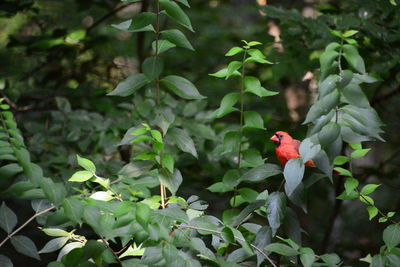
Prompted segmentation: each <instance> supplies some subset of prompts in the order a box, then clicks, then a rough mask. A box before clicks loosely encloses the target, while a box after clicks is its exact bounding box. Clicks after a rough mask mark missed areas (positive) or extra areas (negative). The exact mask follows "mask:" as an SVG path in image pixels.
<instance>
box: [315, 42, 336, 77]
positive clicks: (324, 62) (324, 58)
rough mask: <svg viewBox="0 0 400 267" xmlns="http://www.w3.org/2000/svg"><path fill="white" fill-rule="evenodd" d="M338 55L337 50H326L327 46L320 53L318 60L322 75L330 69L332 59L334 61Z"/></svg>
mask: <svg viewBox="0 0 400 267" xmlns="http://www.w3.org/2000/svg"><path fill="white" fill-rule="evenodd" d="M338 56H339V53H338V52H336V51H335V50H333V49H329V50H328V48H327V49H326V50H325V52H324V53H322V54H321V56H320V58H319V61H320V65H321V74H322V77H325V76H326V75H327V74H329V73H328V71H329V70H330V69H331V66H332V63H333V61H335V60H336V58H337V57H338Z"/></svg>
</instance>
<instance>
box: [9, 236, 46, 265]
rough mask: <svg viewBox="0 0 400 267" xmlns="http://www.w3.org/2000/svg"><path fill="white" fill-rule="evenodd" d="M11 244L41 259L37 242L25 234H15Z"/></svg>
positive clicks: (17, 249) (28, 254)
mask: <svg viewBox="0 0 400 267" xmlns="http://www.w3.org/2000/svg"><path fill="white" fill-rule="evenodd" d="M10 241H11V244H12V245H13V247H14V248H15V250H16V251H18V252H19V253H21V254H23V255H25V256H28V257H31V258H34V259H37V260H40V256H39V254H38V252H37V248H36V245H35V243H33V241H32V240H31V239H29V238H28V237H26V236H23V235H15V236H13V237H11V239H10Z"/></svg>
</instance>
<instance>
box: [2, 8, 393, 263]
mask: <svg viewBox="0 0 400 267" xmlns="http://www.w3.org/2000/svg"><path fill="white" fill-rule="evenodd" d="M398 2H399V1H397V4H398V5H394V4H396V1H395V0H393V1H389V0H343V1H340V0H337V1H328V0H305V1H299V0H297V1H289V0H287V1H283V0H279V1H267V0H257V1H256V0H231V1H228V0H192V1H190V5H191V8H190V9H188V10H187V13H188V15H189V17H190V19H191V21H192V25H193V28H194V30H195V32H194V33H187V32H185V34H187V36H188V38H189V39H190V41H191V43H192V44H193V46H194V48H195V49H196V51H195V52H191V51H188V50H184V49H178V50H170V51H168V52H166V53H165V55H164V58H165V63H166V67H165V69H166V73H165V74H179V75H182V76H183V77H186V78H188V79H189V80H190V81H192V82H193V83H194V84H195V85H196V86H197V88H198V89H199V91H200V93H201V94H203V95H205V96H207V97H208V99H207V100H205V101H198V102H199V105H200V106H202V107H203V109H205V110H209V111H211V110H213V109H216V108H217V107H218V106H219V103H220V100H221V98H222V97H223V96H224V95H225V94H226V93H228V92H232V91H235V90H238V84H237V80H235V79H230V80H228V81H225V80H223V79H217V78H214V77H211V76H209V75H208V74H210V73H214V72H216V71H218V70H219V69H221V68H222V67H225V66H226V64H227V62H228V59H227V58H226V57H225V56H224V54H225V53H226V52H227V51H228V50H229V49H230V48H231V47H232V46H236V45H241V40H243V39H244V40H248V41H253V40H256V41H260V42H262V43H263V46H262V50H263V51H264V53H265V54H266V55H267V58H268V59H269V60H271V61H273V62H276V64H275V65H265V66H261V65H249V68H248V70H247V72H248V74H250V75H253V76H257V77H259V79H260V80H261V81H262V84H263V86H264V87H265V88H267V89H269V90H273V91H279V92H280V94H279V95H278V96H275V97H273V98H262V99H261V98H260V99H256V98H249V99H245V109H247V110H256V111H258V112H260V113H261V114H262V115H263V119H264V122H265V125H266V127H267V131H254V132H250V133H249V143H250V144H251V145H252V146H255V147H257V148H259V149H260V150H261V151H262V155H263V157H265V158H268V161H269V162H277V161H276V159H275V154H274V152H273V150H274V147H273V144H272V142H270V141H269V140H268V139H269V137H270V136H271V135H272V134H273V133H274V132H275V131H277V130H285V131H288V132H290V133H291V134H292V136H294V137H295V138H297V139H300V140H301V139H303V138H304V137H305V136H306V132H307V127H306V126H305V125H301V122H302V121H303V120H304V117H305V115H306V113H307V111H308V108H309V107H310V105H311V104H312V102H313V99H314V98H315V96H316V94H317V81H318V75H319V72H318V67H319V55H320V54H321V53H322V51H323V49H324V48H325V46H326V45H327V44H329V43H330V42H332V41H335V40H336V37H335V36H333V35H331V34H330V30H331V29H337V30H349V29H354V30H358V31H359V33H358V34H357V35H356V36H355V38H356V39H357V41H358V44H359V51H360V54H361V56H362V57H363V58H364V60H365V63H366V68H367V72H370V73H371V74H372V76H374V77H376V78H377V79H378V80H379V82H377V83H373V84H367V85H366V86H364V87H363V89H364V90H365V92H366V93H367V95H368V97H369V100H370V103H371V105H372V106H373V107H374V108H375V109H376V110H377V112H378V113H379V115H380V116H381V118H382V120H383V121H384V123H385V124H386V127H385V128H384V129H385V131H386V133H385V134H384V138H385V140H386V142H384V143H383V142H371V143H367V144H366V147H371V148H373V150H372V151H371V152H370V153H369V154H368V155H367V157H366V158H364V159H360V160H357V161H356V162H355V167H356V168H355V170H354V172H355V175H356V177H357V178H358V179H360V181H361V183H367V182H368V183H379V184H382V186H381V187H380V189H379V190H377V192H376V193H375V195H374V198H375V200H376V205H377V206H378V207H380V208H381V209H382V210H383V211H399V210H400V194H399V193H400V180H399V171H400V165H399V164H400V157H399V147H400V146H399V144H400V134H399V127H400V120H399V116H400V108H399V104H400V64H399V63H400V9H399V3H398ZM143 10H154V1H143V2H133V3H131V2H129V1H125V2H121V1H119V0H85V1H82V0H63V1H55V0H18V1H10V0H2V1H1V3H0V97H3V98H5V100H6V102H7V103H8V104H9V105H10V106H11V111H12V112H13V113H14V115H15V117H16V120H17V122H18V125H19V127H20V129H21V130H22V133H23V135H24V138H25V142H26V144H27V146H28V149H29V151H30V152H31V157H32V161H33V162H35V163H37V164H39V165H40V166H41V167H42V168H43V169H44V171H45V174H46V175H47V176H49V177H52V178H55V179H61V180H67V179H68V178H69V177H70V175H71V173H72V172H73V171H74V170H73V168H74V161H75V157H76V154H80V155H86V156H90V158H91V159H93V160H94V161H95V162H96V163H97V165H98V166H99V169H100V171H101V172H102V173H104V175H110V176H113V175H115V174H116V173H117V172H118V171H119V170H120V168H121V167H122V166H123V165H124V163H125V162H127V161H129V156H128V157H127V156H126V148H124V147H121V146H118V144H119V142H120V140H121V139H122V137H123V136H124V134H125V132H126V131H127V129H129V128H130V127H132V126H134V124H135V123H136V120H135V118H134V116H133V115H132V114H133V113H135V112H139V113H140V112H142V113H143V114H142V115H144V116H145V115H146V109H145V108H143V109H141V108H140V105H139V106H138V105H136V104H134V103H137V101H139V102H140V97H139V96H136V95H133V96H131V97H126V98H122V97H110V96H106V94H107V93H109V92H110V91H112V90H113V89H114V88H115V86H116V85H117V84H118V83H119V82H120V81H122V80H123V79H125V78H126V77H128V76H129V75H130V74H133V73H137V72H140V68H141V64H142V62H143V60H144V58H146V57H147V56H149V55H150V54H151V49H150V48H149V47H150V46H151V42H152V40H153V36H150V34H149V33H139V34H137V33H135V34H132V33H129V32H121V31H118V30H117V29H115V28H113V27H112V26H111V24H118V23H120V22H122V21H124V20H126V19H129V18H132V17H133V16H135V15H136V14H138V13H139V12H142V11H143ZM164 26H167V25H164ZM135 101H136V102H135ZM199 105H197V106H199ZM192 108H194V107H192ZM188 109H189V110H190V106H189V107H188ZM196 112H197V111H196V110H192V113H193V115H194V114H195V113H196ZM210 123H211V125H212V128H213V130H214V131H215V132H216V133H219V132H221V131H223V130H224V129H227V128H229V127H233V126H235V125H237V124H238V120H237V116H234V115H232V116H227V117H225V118H224V119H223V120H216V121H213V122H210ZM195 131H196V129H194V132H195ZM195 141H196V138H195ZM196 147H197V149H198V152H199V160H196V159H194V158H193V157H191V156H189V155H188V156H187V159H185V160H181V161H180V162H179V163H178V164H179V166H180V169H181V171H182V174H183V175H184V182H183V185H182V187H181V188H180V189H179V192H178V195H181V196H183V197H188V196H190V195H192V194H197V195H200V196H201V197H202V199H204V200H206V201H207V202H209V203H210V208H209V210H208V212H210V213H213V214H221V213H222V211H223V210H224V209H226V208H227V205H228V204H227V203H228V200H229V197H230V196H228V195H216V194H213V193H211V192H209V191H208V190H207V189H206V188H207V187H208V186H210V185H211V184H213V183H214V182H217V181H220V180H221V177H222V175H223V174H224V173H225V171H226V170H227V168H228V167H227V165H226V164H224V163H223V162H221V161H217V160H213V158H215V157H217V155H215V154H216V153H217V152H216V151H214V148H215V142H211V141H208V142H205V143H204V144H203V143H202V144H201V145H198V143H196ZM213 153H214V154H213ZM214 156H215V157H214ZM279 183H280V181H279V179H277V178H274V180H272V181H268V184H267V183H265V184H261V185H257V187H256V189H257V190H258V191H259V192H261V191H262V190H264V189H265V188H269V189H271V190H276V188H277V186H278V185H279ZM341 190H342V189H341V187H340V184H339V185H338V183H337V181H335V184H334V185H332V184H331V183H329V182H328V180H326V179H324V180H321V181H319V182H318V183H317V184H315V185H314V186H313V187H311V188H310V191H309V193H308V203H309V205H308V213H307V214H306V213H304V212H303V211H302V210H301V209H299V208H296V207H294V208H295V209H296V212H297V213H298V215H299V216H300V221H301V226H302V228H303V229H304V231H305V232H306V234H305V235H304V237H303V243H304V244H305V245H307V246H310V247H312V248H313V249H315V250H316V251H317V252H319V253H321V252H333V251H334V252H336V253H338V254H339V255H340V256H341V257H343V259H344V260H345V263H346V264H350V265H359V264H361V263H360V262H358V260H356V259H358V258H361V257H364V256H365V255H366V254H368V253H377V252H378V250H379V247H380V246H381V245H382V240H381V232H382V230H383V228H384V226H383V225H380V224H378V223H377V222H376V221H374V222H369V221H368V214H367V212H366V211H365V207H364V205H363V204H362V203H360V202H358V201H345V202H339V201H336V200H335V196H337V195H338V194H340V193H341ZM25 204H26V203H25V202H23V201H22V202H16V203H14V205H15V206H14V207H13V208H15V207H21V211H22V213H21V214H22V216H23V209H24V205H25ZM14 210H15V209H14ZM26 216H28V215H26ZM25 231H29V229H26V230H25ZM38 238H44V235H43V234H40V233H39V236H38ZM44 243H45V241H43V244H44ZM10 251H11V250H10ZM10 253H11V252H10ZM49 257H51V256H49ZM17 260H18V259H17ZM14 262H15V263H16V262H17V261H14ZM361 266H362V265H361Z"/></svg>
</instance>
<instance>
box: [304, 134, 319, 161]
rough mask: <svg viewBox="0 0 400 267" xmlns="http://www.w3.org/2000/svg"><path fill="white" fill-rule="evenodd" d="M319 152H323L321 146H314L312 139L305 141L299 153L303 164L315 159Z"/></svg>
mask: <svg viewBox="0 0 400 267" xmlns="http://www.w3.org/2000/svg"><path fill="white" fill-rule="evenodd" d="M319 151H321V146H320V145H318V144H314V143H313V142H312V141H311V139H310V138H306V139H304V140H303V141H302V142H301V144H300V146H299V153H300V157H301V158H302V159H303V162H307V161H308V160H310V159H313V158H314V157H315V156H316V155H317V154H318V153H319Z"/></svg>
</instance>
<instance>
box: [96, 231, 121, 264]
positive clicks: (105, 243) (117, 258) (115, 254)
mask: <svg viewBox="0 0 400 267" xmlns="http://www.w3.org/2000/svg"><path fill="white" fill-rule="evenodd" d="M100 238H101V240H102V241H103V243H104V245H106V247H107V248H108V249H109V250H110V251H111V253H112V254H113V255H114V257H115V259H116V260H117V262H118V263H119V264H122V262H121V259H120V258H119V257H118V253H117V252H115V251H114V250H112V248H111V247H110V246H109V245H108V243H107V241H106V240H105V239H104V238H103V237H102V236H100Z"/></svg>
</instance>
